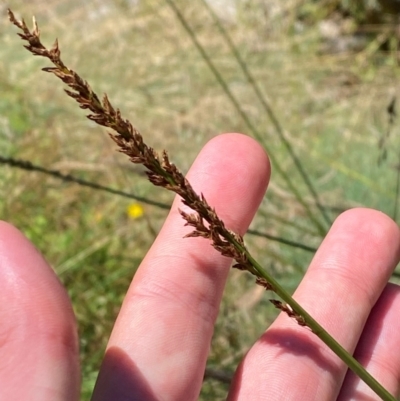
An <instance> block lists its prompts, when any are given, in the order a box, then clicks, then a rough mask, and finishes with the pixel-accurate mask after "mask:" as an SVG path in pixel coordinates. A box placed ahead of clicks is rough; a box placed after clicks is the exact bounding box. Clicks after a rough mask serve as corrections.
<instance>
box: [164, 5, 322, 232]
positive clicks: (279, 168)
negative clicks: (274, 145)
mask: <svg viewBox="0 0 400 401" xmlns="http://www.w3.org/2000/svg"><path fill="white" fill-rule="evenodd" d="M165 1H166V2H167V3H168V5H169V6H170V7H171V8H172V10H173V11H174V13H175V15H176V16H177V18H178V19H179V21H180V22H181V24H182V26H183V27H184V28H185V30H186V32H187V33H188V34H189V36H190V38H191V40H192V42H193V43H194V45H195V46H196V48H197V50H198V51H199V52H200V54H201V56H202V58H203V59H204V61H205V62H206V63H207V65H208V67H209V68H210V70H211V71H212V73H213V74H214V76H215V78H216V79H217V81H218V83H219V84H220V85H221V87H222V89H223V91H224V92H225V94H226V95H227V96H228V98H229V100H230V101H231V102H232V104H233V106H234V107H235V109H236V111H237V112H238V113H239V115H240V116H241V118H242V119H243V121H244V122H245V124H246V125H247V127H248V128H249V129H250V131H251V132H252V133H253V135H254V137H255V138H257V139H259V140H261V141H262V142H263V143H264V141H263V140H262V135H261V133H260V131H259V130H258V129H257V128H256V127H255V126H254V125H253V123H252V122H251V121H250V119H249V117H248V116H247V114H246V113H245V112H244V110H243V109H242V107H241V106H240V104H239V102H238V100H237V99H236V98H235V96H234V95H233V93H232V92H231V90H230V89H229V87H228V85H227V83H226V82H225V80H224V79H223V77H222V75H221V74H220V73H219V71H218V70H217V68H216V67H215V65H214V63H213V62H212V61H211V59H210V58H209V57H208V54H207V53H206V51H205V50H204V48H203V46H202V45H201V44H200V42H199V41H198V40H197V37H196V35H195V33H194V32H193V30H192V29H191V28H190V26H189V25H188V23H187V22H186V20H185V18H184V16H183V15H182V13H181V12H180V11H179V9H178V8H177V6H176V4H175V2H174V1H173V0H165ZM264 147H265V150H266V151H267V153H268V156H269V158H270V159H271V161H272V163H273V165H274V168H275V169H276V170H277V171H278V173H279V174H280V175H281V176H282V178H283V179H284V181H285V182H286V184H287V186H288V187H289V189H290V191H292V193H293V194H294V196H295V197H296V199H297V200H298V202H299V203H300V204H301V205H302V206H303V208H304V210H305V211H306V213H307V215H308V217H309V219H310V220H311V221H312V222H313V223H314V225H315V227H316V228H317V229H318V231H319V233H320V235H321V236H325V235H326V229H325V227H324V226H323V225H322V224H321V222H320V221H319V220H318V219H317V218H316V217H315V216H314V213H313V211H312V210H311V208H310V207H309V205H308V204H307V203H306V201H305V200H304V199H303V196H302V195H301V194H300V192H299V191H298V189H297V188H296V187H295V185H294V184H293V182H292V180H291V179H290V177H289V175H288V174H287V173H286V171H285V170H284V169H283V167H282V166H281V165H280V163H279V161H278V160H277V158H276V157H275V155H274V153H273V152H271V151H270V150H269V148H268V146H267V145H266V144H265V143H264Z"/></svg>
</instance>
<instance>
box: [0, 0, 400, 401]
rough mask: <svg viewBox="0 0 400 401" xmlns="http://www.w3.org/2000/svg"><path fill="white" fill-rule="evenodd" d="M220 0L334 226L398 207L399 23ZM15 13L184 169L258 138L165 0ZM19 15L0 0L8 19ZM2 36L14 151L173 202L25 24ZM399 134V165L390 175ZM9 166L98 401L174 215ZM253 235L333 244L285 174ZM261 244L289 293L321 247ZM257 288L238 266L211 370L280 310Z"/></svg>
mask: <svg viewBox="0 0 400 401" xmlns="http://www.w3.org/2000/svg"><path fill="white" fill-rule="evenodd" d="M175 3H176V5H177V6H178V7H179V9H180V10H181V12H182V14H183V16H184V18H185V20H186V21H187V23H188V24H189V26H190V27H191V29H192V30H193V32H194V33H195V35H196V38H197V39H198V41H199V43H200V44H201V45H202V46H203V48H204V49H205V51H206V52H207V54H208V57H209V58H210V60H212V62H213V63H214V65H215V67H216V68H217V69H218V71H219V72H220V74H221V75H222V77H223V80H224V82H225V83H226V84H227V86H228V88H229V89H230V91H231V92H232V94H233V95H234V96H235V98H236V99H240V106H241V108H242V109H243V111H244V112H245V114H246V116H247V117H248V118H249V119H250V121H251V122H252V124H253V125H254V126H256V127H257V129H258V130H259V132H260V133H261V135H262V137H261V142H262V143H263V144H264V145H265V146H267V147H268V149H269V152H270V153H271V152H273V154H274V155H275V157H276V158H277V160H279V162H280V163H281V165H282V167H283V169H284V171H285V172H286V173H287V174H288V175H289V176H290V177H294V181H295V183H296V186H297V188H298V190H299V191H300V193H301V194H302V197H303V199H304V201H305V202H306V203H307V204H308V205H309V207H310V208H311V209H312V211H313V214H314V215H315V218H316V219H318V221H320V222H321V224H323V225H324V227H325V229H328V226H327V224H325V223H324V220H323V219H322V217H321V214H320V212H319V211H318V209H317V208H316V207H315V204H314V200H313V198H312V197H311V196H310V194H309V192H308V190H307V188H306V186H305V185H304V184H303V182H302V180H301V179H300V178H299V175H298V171H297V169H296V167H295V165H294V164H293V162H292V159H291V157H290V155H289V154H288V152H287V149H286V148H285V146H283V145H282V142H281V141H280V140H279V138H278V137H277V135H276V129H275V128H274V127H273V125H272V124H271V119H270V118H269V117H268V115H267V114H266V112H265V110H264V109H263V108H262V107H261V105H260V102H259V99H258V98H257V97H256V96H255V94H254V91H253V89H252V87H251V85H249V82H248V80H247V79H246V77H245V76H244V75H243V72H242V71H241V69H240V68H239V66H238V62H237V59H235V57H233V55H232V52H231V50H230V49H229V46H228V45H227V43H226V41H225V40H224V38H223V36H221V32H220V30H219V29H218V26H217V25H216V24H215V21H214V20H213V18H212V16H211V15H210V13H209V11H208V10H207V8H206V7H205V6H204V3H203V2H202V1H199V0H198V1H193V2H185V1H183V0H179V1H176V2H175ZM211 3H213V2H211ZM214 4H215V8H214V9H215V12H216V14H217V15H218V16H219V18H220V22H221V24H222V27H223V28H224V29H225V30H226V31H227V32H228V33H229V35H230V38H231V40H232V41H233V43H234V44H235V46H236V48H237V51H238V52H239V53H240V55H241V57H242V58H243V60H244V61H245V64H246V66H247V68H248V69H249V71H250V72H251V74H252V76H253V77H254V80H255V81H256V82H257V84H258V85H259V87H260V90H261V92H262V94H263V96H264V97H265V99H266V100H267V101H268V102H269V104H270V106H271V107H272V110H273V113H274V115H275V116H276V118H277V120H278V121H279V122H280V124H281V125H282V127H283V130H284V133H285V136H286V138H287V139H288V140H289V143H290V144H291V146H292V147H293V149H294V151H295V153H296V154H297V156H298V157H299V158H300V160H302V164H303V167H304V169H305V171H306V172H307V174H308V177H309V178H310V180H311V182H312V183H313V185H314V187H315V189H316V191H317V192H318V195H319V197H320V200H321V203H322V204H323V205H324V206H325V209H326V210H327V212H328V214H329V217H330V218H331V219H332V220H333V219H334V218H335V216H336V215H337V214H338V213H339V212H340V211H341V210H344V209H346V208H349V207H353V206H361V205H363V206H368V207H373V208H377V209H379V210H382V211H384V212H386V213H388V214H389V215H393V213H394V209H395V204H396V202H397V201H398V199H397V195H396V182H397V175H398V164H399V160H398V159H399V155H398V149H399V135H398V133H397V131H398V124H397V121H396V120H394V122H390V118H389V115H388V112H387V107H388V105H389V104H390V103H391V102H392V100H393V99H394V98H396V96H397V92H398V84H399V68H398V62H399V59H398V39H399V38H398V33H397V32H398V27H397V21H396V18H395V17H396V16H393V15H390V14H386V13H384V12H383V11H382V9H381V8H380V6H379V4H378V3H377V2H376V1H374V0H371V1H368V0H365V1H346V0H341V1H340V0H324V1H320V0H318V1H317V0H314V1H312V0H287V1H285V2H282V1H280V0H270V1H264V0H236V1H228V0H227V1H221V2H215V3H214ZM219 4H221V5H220V6H219ZM8 6H9V7H11V8H12V9H13V10H14V11H15V12H16V13H17V16H20V15H21V16H24V17H25V19H26V20H27V21H28V20H29V19H30V16H31V15H33V14H34V15H35V16H36V18H37V20H38V21H39V23H40V26H41V31H42V38H43V42H44V43H47V44H49V45H50V44H51V43H52V42H53V41H54V38H56V37H58V38H59V41H60V46H61V50H62V54H63V59H64V60H65V62H66V63H67V64H68V65H69V66H71V67H72V68H74V69H75V70H76V71H79V73H80V74H81V75H82V76H83V77H85V78H86V79H88V81H89V82H90V83H91V84H92V86H93V87H94V88H95V90H96V91H97V92H98V93H102V92H107V94H108V95H109V97H110V99H112V101H113V103H114V105H116V106H117V107H120V108H121V110H122V112H123V113H124V114H125V115H126V116H128V117H129V118H130V120H131V121H132V122H133V123H134V124H136V126H137V127H138V128H139V130H140V131H141V132H142V133H143V135H144V136H145V137H146V138H147V139H148V142H149V143H150V144H151V145H152V146H154V147H155V148H157V149H163V148H165V149H167V150H168V151H169V153H170V155H171V158H172V160H174V161H175V162H176V164H177V165H178V166H180V167H181V168H182V169H183V170H184V171H186V170H187V169H188V168H189V166H190V164H191V162H192V161H193V159H194V157H195V155H196V154H197V153H198V152H199V150H200V149H201V147H202V146H203V145H204V144H205V143H206V142H207V141H208V140H209V139H210V138H212V137H213V136H215V135H217V134H218V133H221V132H234V131H237V132H244V133H248V134H251V132H250V130H249V128H248V125H246V123H245V122H244V121H243V119H242V118H241V116H240V114H239V113H238V112H237V110H235V108H234V107H233V105H232V102H231V101H230V100H229V98H228V97H227V96H226V93H225V92H224V91H223V90H222V89H221V86H220V84H219V83H218V82H217V80H216V79H215V76H214V75H213V73H212V72H211V71H210V69H209V68H208V66H207V64H206V62H205V60H204V58H203V57H202V56H201V54H200V53H199V52H198V50H197V49H196V47H195V46H194V44H193V42H192V40H191V39H190V37H189V35H188V34H187V32H186V31H185V29H184V28H183V27H182V25H181V24H180V23H179V21H178V19H177V18H176V15H175V14H174V12H173V11H172V10H171V8H170V7H169V6H168V4H167V2H164V1H161V0H146V1H140V0H139V1H133V0H130V1H129V0H114V1H109V2H105V1H101V0H90V1H87V2H83V3H82V2H77V1H74V0H72V1H71V0H69V1H66V0H57V1H56V0H48V1H47V2H43V1H42V0H32V1H30V2H26V1H22V0H12V1H10V2H9V4H8ZM5 10H6V6H5V4H3V3H2V2H0V11H1V15H2V18H3V21H5V20H6V13H5ZM0 36H1V42H2V44H3V45H2V46H1V47H0V92H1V96H0V150H1V151H0V153H1V155H2V156H6V157H16V158H19V159H24V160H29V161H31V162H32V163H36V164H38V165H41V166H44V167H47V168H50V169H56V170H59V171H60V172H62V173H64V174H73V175H75V176H77V177H78V178H81V179H85V180H88V181H93V182H96V183H99V184H102V185H106V186H109V187H112V188H116V189H120V190H124V191H128V192H131V193H134V194H136V195H138V196H145V197H148V198H150V199H155V200H158V201H161V202H164V203H166V204H169V203H170V202H171V200H172V198H171V195H170V194H168V193H166V192H163V191H160V190H159V189H157V188H153V187H152V186H151V185H150V184H149V183H148V182H147V181H146V180H145V179H144V178H143V174H142V171H141V170H140V169H138V168H137V167H134V166H132V165H130V164H129V163H128V162H127V161H126V160H125V158H124V157H123V156H122V155H119V154H118V153H117V152H115V149H114V145H113V143H112V142H111V141H110V140H109V138H108V137H107V135H106V134H105V132H101V131H102V130H101V129H100V128H98V127H97V126H95V125H94V124H92V123H90V122H89V121H87V120H86V119H85V118H84V117H83V113H82V112H81V111H80V110H79V109H77V108H76V105H75V104H74V103H73V102H71V101H70V100H69V99H67V98H66V96H65V95H64V93H63V91H62V88H61V86H60V84H59V82H56V80H55V78H53V77H51V76H48V75H45V74H43V73H42V72H40V68H42V67H44V66H45V65H44V64H43V60H38V59H36V58H33V57H31V56H30V55H29V54H28V53H27V52H26V51H25V49H23V48H22V46H21V42H20V41H19V40H18V39H17V37H16V35H15V30H14V29H13V28H12V27H11V25H10V24H7V23H2V24H0ZM388 133H389V134H390V135H387V134H388ZM386 136H387V138H386ZM384 137H385V138H386V139H385V140H384V141H383V144H384V145H385V146H386V147H387V148H388V151H387V158H386V160H384V161H383V162H382V163H381V164H380V165H378V159H379V157H380V154H381V152H382V149H380V148H379V143H382V138H384ZM259 140H260V138H259ZM88 146H90V148H91V149H93V151H92V152H91V153H88V152H87V149H88ZM0 169H1V174H0V177H1V178H0V217H1V218H2V219H4V220H8V221H10V222H12V223H13V224H15V225H16V226H17V227H19V228H20V229H21V230H22V231H23V232H24V233H25V234H26V235H27V236H28V237H29V238H30V239H31V240H32V241H33V242H34V243H35V244H36V246H37V247H38V248H39V249H40V250H41V251H42V252H43V253H44V255H45V256H46V258H47V259H48V260H49V262H50V263H51V264H52V266H54V269H55V271H56V272H57V273H58V274H59V276H60V278H61V280H62V281H63V283H64V284H65V285H66V287H67V289H68V292H69V294H70V297H71V299H72V302H73V305H74V309H75V313H76V315H77V318H78V321H79V329H80V335H81V356H82V364H83V390H82V399H85V400H86V399H89V394H90V392H91V390H92V388H93V385H94V381H95V379H96V374H97V370H98V368H99V365H100V362H101V358H102V354H103V351H104V348H105V345H106V342H107V338H108V336H109V334H110V331H111V328H112V325H113V321H114V319H115V317H116V315H117V313H118V309H119V306H120V305H121V302H122V299H123V297H124V294H125V291H126V289H127V287H128V285H129V283H130V280H131V278H132V275H133V274H134V272H135V270H136V268H137V267H138V265H139V264H140V261H141V259H142V258H143V256H144V255H145V253H146V251H147V250H148V249H149V247H150V246H151V244H152V242H153V240H154V237H155V235H156V233H157V232H158V230H159V229H160V227H161V224H162V222H163V219H164V218H165V216H166V211H165V210H163V209H160V208H157V207H155V206H150V205H147V204H141V205H140V206H137V205H133V203H134V201H132V200H129V199H126V198H123V197H120V196H117V195H112V194H108V193H105V192H102V191H95V190H93V189H90V188H84V187H82V186H79V185H77V184H72V183H67V182H64V181H61V180H59V179H57V178H54V177H50V176H46V175H44V174H41V173H38V172H27V171H23V170H20V169H17V168H12V167H10V166H7V165H2V166H0ZM138 207H139V209H138ZM135 208H136V209H135ZM132 210H136V211H137V210H141V212H139V213H137V212H132ZM252 229H253V230H258V231H260V232H266V233H268V234H270V235H274V236H280V237H284V238H286V239H288V240H291V241H295V242H296V241H297V242H300V243H304V244H306V245H308V246H310V247H317V246H318V244H319V243H320V242H321V240H322V236H321V234H320V232H318V230H317V229H316V227H315V225H314V224H313V223H312V222H311V221H310V218H309V216H307V214H306V213H305V211H304V208H303V207H302V206H301V205H300V204H299V202H298V201H297V200H296V198H295V197H294V195H293V193H292V192H291V191H290V189H288V187H287V185H286V183H285V182H284V181H283V180H282V179H281V177H280V176H279V175H278V174H276V173H275V172H274V173H273V175H272V179H271V184H270V189H269V192H268V194H267V196H266V198H265V200H264V202H263V204H262V206H261V208H260V212H259V214H258V216H257V218H256V219H255V221H254V222H253V224H252ZM247 241H248V243H249V248H250V249H251V250H252V252H253V253H254V255H255V256H256V258H257V259H258V260H260V261H264V262H265V264H266V265H270V266H271V269H274V270H275V271H276V275H277V277H278V278H279V279H280V281H282V283H284V284H285V285H286V287H288V288H289V289H294V288H295V287H296V285H297V283H298V282H299V280H300V279H301V276H302V274H303V272H304V270H305V269H306V267H307V265H308V263H309V261H310V260H311V257H312V253H310V252H307V251H304V250H302V249H298V248H295V247H292V246H288V245H285V244H281V243H279V242H275V241H270V240H267V239H266V238H264V237H262V236H254V235H249V236H247ZM260 288H261V287H260ZM260 288H258V287H256V286H254V282H253V279H252V278H251V277H248V276H247V275H245V274H241V273H240V272H236V271H232V272H231V276H230V279H229V281H228V284H227V288H226V291H225V295H224V299H223V303H222V306H221V313H220V317H219V319H218V322H217V325H216V329H215V334H214V339H213V344H212V349H211V353H210V357H209V363H208V366H209V367H210V368H213V369H217V370H219V371H222V372H225V373H231V372H233V371H234V369H235V366H236V365H237V363H238V362H239V361H240V359H241V358H242V356H243V355H244V353H245V352H246V350H247V349H248V347H249V346H250V345H251V344H252V343H253V342H254V341H255V340H256V339H257V337H258V336H259V335H260V334H261V333H262V332H263V330H265V328H266V327H267V326H268V324H269V323H270V322H271V320H272V319H273V318H274V316H275V315H276V313H275V311H273V309H272V307H271V306H270V305H269V302H268V300H267V298H268V296H266V295H265V294H264V292H263V291H262V290H261V289H260ZM226 389H227V386H226V384H223V383H221V382H219V381H218V380H213V379H210V378H208V379H206V380H205V384H204V388H203V393H202V396H201V397H202V398H201V399H203V400H208V399H212V400H218V399H224V398H225V396H224V395H225V394H226Z"/></svg>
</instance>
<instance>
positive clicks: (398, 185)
mask: <svg viewBox="0 0 400 401" xmlns="http://www.w3.org/2000/svg"><path fill="white" fill-rule="evenodd" d="M396 170H397V174H396V176H397V177H396V178H397V179H396V196H395V200H394V206H393V216H392V218H393V220H394V221H397V213H398V205H399V194H400V157H399V165H398V166H397V169H396Z"/></svg>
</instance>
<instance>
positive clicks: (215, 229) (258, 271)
mask: <svg viewBox="0 0 400 401" xmlns="http://www.w3.org/2000/svg"><path fill="white" fill-rule="evenodd" d="M8 16H9V19H10V21H11V22H12V23H13V24H14V25H15V26H16V27H17V28H19V30H20V31H21V32H20V33H18V35H19V36H20V37H21V38H22V39H23V40H25V41H27V42H28V44H27V45H25V47H26V49H27V50H28V51H29V52H31V53H32V54H33V55H35V56H41V57H44V58H47V59H49V60H50V61H51V63H52V64H53V66H52V67H45V68H43V70H44V71H46V72H49V73H52V74H54V75H55V76H57V77H58V78H60V79H61V80H62V81H63V82H64V83H65V84H66V85H67V86H68V88H69V89H66V90H65V91H66V93H67V95H68V96H70V97H72V98H73V99H75V101H76V102H77V103H78V105H79V107H80V108H82V109H87V110H88V111H89V112H90V114H89V115H88V116H87V117H88V118H89V119H90V120H92V121H94V122H96V123H97V124H99V125H102V126H105V127H107V128H110V129H111V130H112V132H110V134H109V135H110V137H111V139H112V140H113V141H114V142H115V143H116V144H117V146H118V150H119V151H120V152H122V153H124V154H126V155H127V156H128V157H129V159H130V161H131V162H132V163H136V164H142V165H143V166H144V167H145V168H146V173H147V177H148V179H149V181H150V182H151V183H153V184H154V185H156V186H160V187H163V188H165V189H168V190H170V191H173V192H175V193H176V194H178V195H179V196H180V197H181V198H182V202H183V203H184V204H185V205H187V206H188V207H189V208H191V209H192V210H193V212H192V213H186V212H183V211H181V215H182V218H183V219H184V221H185V222H186V223H185V224H186V225H187V226H190V227H193V231H192V232H191V233H190V234H188V235H187V236H188V237H203V238H206V239H208V240H210V242H211V244H212V246H213V247H214V248H215V249H216V250H217V251H218V252H220V253H221V254H222V255H224V256H227V257H230V258H233V259H234V260H235V261H236V263H235V264H234V265H233V267H235V268H239V269H241V270H247V271H248V272H249V273H251V274H252V275H254V276H255V277H256V283H257V284H260V285H262V286H263V287H264V288H265V289H267V290H270V291H273V292H274V293H275V294H276V295H277V296H279V297H280V298H281V300H276V299H275V300H271V302H272V303H273V304H274V305H275V306H276V307H277V308H278V309H280V310H281V311H283V312H285V313H286V314H287V315H288V316H289V317H291V318H293V319H294V320H295V321H296V322H297V323H298V324H299V325H300V326H304V327H307V328H308V329H310V330H311V331H312V332H313V333H314V334H315V335H317V336H318V337H319V338H320V339H321V340H322V341H323V342H324V343H325V344H326V345H327V346H328V347H329V348H330V349H331V350H332V351H333V352H334V353H335V354H336V355H337V356H338V357H339V358H341V359H342V360H343V361H344V362H345V363H346V364H347V366H348V367H349V368H350V369H351V370H352V371H353V372H354V373H356V374H357V375H358V376H359V377H360V378H361V379H362V380H363V381H364V382H365V383H367V384H368V385H369V386H370V387H371V389H372V390H373V391H375V393H376V394H378V395H379V396H380V397H381V398H382V400H391V401H393V400H395V398H394V397H393V396H392V395H390V394H389V392H388V391H387V390H385V389H384V388H383V387H382V386H381V385H380V384H379V383H378V382H377V381H376V380H375V379H374V378H373V377H372V376H371V375H370V374H369V373H368V372H367V371H366V370H365V369H364V368H363V367H362V366H361V365H360V364H359V363H358V362H357V361H356V360H355V359H354V358H353V357H352V356H351V355H350V354H349V353H348V352H347V351H346V350H345V349H344V348H343V347H342V346H341V345H340V344H339V343H338V342H337V341H336V340H335V339H334V338H332V337H331V336H330V335H329V334H328V333H327V332H326V330H324V328H323V327H321V325H319V323H318V322H316V321H315V320H314V319H313V318H312V317H311V316H310V315H309V314H308V313H307V312H306V311H305V310H304V309H303V308H302V307H301V306H300V305H299V304H298V303H297V302H296V301H295V300H294V299H293V298H292V297H291V296H290V295H289V293H288V292H287V291H286V290H285V289H284V288H283V287H282V286H281V285H280V284H279V283H278V282H277V281H276V280H275V278H274V277H272V276H271V274H270V273H269V272H268V271H267V270H265V269H264V268H263V267H262V266H261V264H260V263H258V262H257V261H256V260H255V259H254V258H253V256H252V255H251V253H250V252H249V250H248V249H247V247H246V245H245V243H244V240H243V237H242V236H241V235H239V234H237V233H235V232H233V231H231V230H229V229H228V228H227V227H226V226H225V224H224V222H223V221H222V220H221V219H220V218H219V216H218V215H217V213H216V211H215V210H214V209H213V208H212V206H211V205H209V204H208V203H207V200H206V199H205V197H204V196H203V195H202V194H197V193H196V192H195V191H194V190H193V188H192V186H191V184H190V182H189V181H188V180H187V179H186V178H185V176H184V175H183V174H182V172H181V171H180V170H179V169H178V168H177V167H176V166H175V165H174V164H173V163H172V162H171V161H170V159H169V156H168V154H167V152H166V151H163V152H162V153H161V154H159V153H157V152H156V151H155V150H154V149H153V148H152V147H150V146H148V145H147V144H146V142H145V141H144V138H143V136H142V135H141V133H140V132H139V131H138V130H137V129H136V128H135V127H134V126H133V125H132V124H131V122H130V121H129V120H128V119H125V118H124V117H122V115H121V113H120V111H119V109H116V108H114V106H113V105H112V104H111V102H110V101H109V99H108V97H107V95H104V96H103V97H102V99H101V100H100V98H99V96H98V95H97V94H96V93H95V92H94V91H93V90H92V88H91V87H90V85H89V84H88V82H86V81H85V80H84V79H82V78H81V77H80V76H79V75H78V74H77V73H76V72H75V71H73V70H71V69H70V68H68V67H67V66H66V65H65V64H64V62H63V61H62V60H61V57H60V56H61V53H60V48H59V45H58V41H56V42H55V43H54V45H53V46H52V48H51V49H47V48H46V47H45V46H44V45H43V44H42V43H41V40H40V32H39V28H38V25H37V23H36V21H35V19H33V29H32V31H31V30H30V29H29V28H28V27H27V25H26V23H25V22H24V20H21V21H19V20H17V19H16V18H15V16H14V14H13V13H12V11H11V10H8Z"/></svg>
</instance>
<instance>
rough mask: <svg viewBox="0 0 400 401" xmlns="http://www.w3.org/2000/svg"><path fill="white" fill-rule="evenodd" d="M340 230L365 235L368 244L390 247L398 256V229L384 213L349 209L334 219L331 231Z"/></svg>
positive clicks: (365, 209) (399, 256) (399, 251)
mask: <svg viewBox="0 0 400 401" xmlns="http://www.w3.org/2000/svg"><path fill="white" fill-rule="evenodd" d="M335 231H341V232H345V233H347V234H348V233H354V235H356V236H358V237H360V236H363V237H364V236H365V239H366V241H368V243H369V244H370V246H375V247H377V248H379V247H381V246H382V248H383V249H387V247H390V248H392V250H393V252H392V253H393V256H394V257H395V258H396V259H398V258H400V229H399V227H398V225H397V223H396V222H395V221H394V220H393V219H392V218H391V217H389V216H388V215H386V214H385V213H383V212H381V211H379V210H375V209H369V208H354V209H349V210H346V211H345V212H343V213H342V214H340V215H339V216H338V217H337V219H336V220H335V222H334V224H333V226H332V229H331V232H335Z"/></svg>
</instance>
